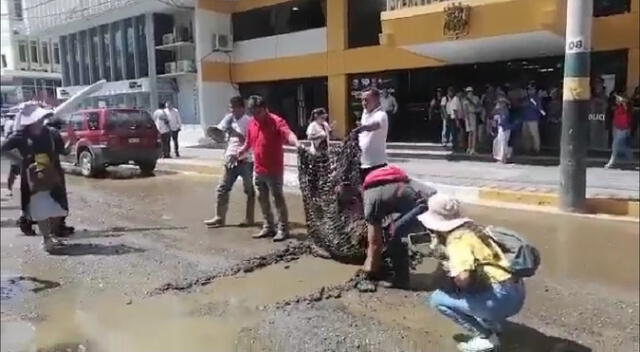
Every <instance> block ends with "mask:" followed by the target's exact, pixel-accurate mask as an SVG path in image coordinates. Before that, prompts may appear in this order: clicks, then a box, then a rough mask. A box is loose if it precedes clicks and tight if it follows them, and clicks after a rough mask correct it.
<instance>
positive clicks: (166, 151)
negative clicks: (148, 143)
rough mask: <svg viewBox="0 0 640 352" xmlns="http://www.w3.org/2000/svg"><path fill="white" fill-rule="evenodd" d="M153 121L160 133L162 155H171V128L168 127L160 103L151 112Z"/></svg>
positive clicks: (166, 156)
mask: <svg viewBox="0 0 640 352" xmlns="http://www.w3.org/2000/svg"><path fill="white" fill-rule="evenodd" d="M153 121H154V122H155V123H156V128H157V129H158V133H159V134H160V144H161V145H162V157H163V158H170V157H171V146H170V145H169V144H170V142H171V129H170V128H169V117H168V116H167V114H166V113H165V111H164V105H163V104H160V105H159V106H158V109H156V111H154V112H153Z"/></svg>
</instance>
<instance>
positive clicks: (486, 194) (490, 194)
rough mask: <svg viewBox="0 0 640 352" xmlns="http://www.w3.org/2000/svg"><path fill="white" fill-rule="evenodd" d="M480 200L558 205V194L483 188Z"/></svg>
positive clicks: (548, 205) (479, 194)
mask: <svg viewBox="0 0 640 352" xmlns="http://www.w3.org/2000/svg"><path fill="white" fill-rule="evenodd" d="M478 198H479V199H480V200H487V201H496V202H507V203H519V204H526V205H537V206H547V207H552V206H558V196H557V195H555V194H553V193H540V192H518V191H505V190H500V189H494V188H481V189H480V191H479V193H478Z"/></svg>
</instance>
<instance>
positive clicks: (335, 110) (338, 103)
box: [326, 0, 351, 137]
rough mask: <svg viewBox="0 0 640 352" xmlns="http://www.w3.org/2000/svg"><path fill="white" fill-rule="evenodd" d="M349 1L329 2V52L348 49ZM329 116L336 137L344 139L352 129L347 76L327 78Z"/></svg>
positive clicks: (327, 11)
mask: <svg viewBox="0 0 640 352" xmlns="http://www.w3.org/2000/svg"><path fill="white" fill-rule="evenodd" d="M347 9H348V3H347V0H327V9H326V13H327V14H326V18H327V51H328V52H329V55H331V52H341V51H343V50H345V49H346V48H347V39H348V38H347V34H348V33H347V21H348V17H347ZM327 90H328V93H327V94H328V97H327V98H328V101H329V116H331V118H332V120H333V121H335V122H336V126H335V129H336V131H335V132H336V136H338V137H343V136H345V135H346V134H347V133H349V130H350V129H351V126H350V121H351V117H350V116H349V109H348V100H347V99H348V96H349V92H348V84H347V76H346V75H344V74H340V75H329V77H327Z"/></svg>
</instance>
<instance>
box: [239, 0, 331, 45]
mask: <svg viewBox="0 0 640 352" xmlns="http://www.w3.org/2000/svg"><path fill="white" fill-rule="evenodd" d="M325 9H326V0H295V1H288V2H285V3H282V4H278V5H273V6H267V7H261V8H257V9H254V10H249V11H244V12H239V13H234V14H233V15H232V23H233V37H234V39H235V40H237V41H241V40H248V39H255V38H262V37H268V36H271V35H278V34H286V33H291V32H298V31H303V30H308V29H314V28H322V27H325V26H326V25H327V21H326V16H325Z"/></svg>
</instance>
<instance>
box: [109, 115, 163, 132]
mask: <svg viewBox="0 0 640 352" xmlns="http://www.w3.org/2000/svg"><path fill="white" fill-rule="evenodd" d="M153 128H154V123H153V120H152V119H151V115H149V113H148V112H146V111H144V110H140V111H118V110H112V111H109V117H108V120H107V129H108V130H114V129H131V130H136V129H153Z"/></svg>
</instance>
